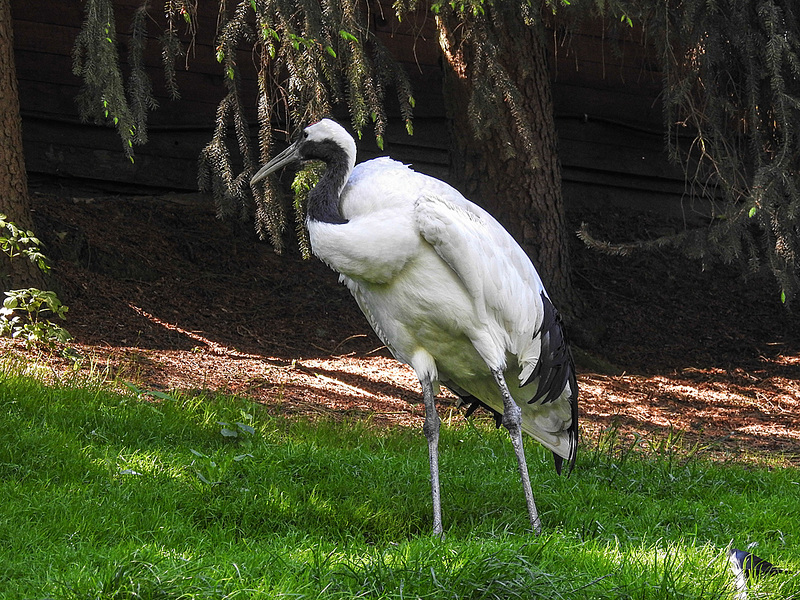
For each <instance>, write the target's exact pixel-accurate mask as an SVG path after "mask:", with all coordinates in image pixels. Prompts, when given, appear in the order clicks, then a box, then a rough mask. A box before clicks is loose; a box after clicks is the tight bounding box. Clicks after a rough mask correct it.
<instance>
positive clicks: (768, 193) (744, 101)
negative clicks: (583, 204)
mask: <svg viewBox="0 0 800 600" xmlns="http://www.w3.org/2000/svg"><path fill="white" fill-rule="evenodd" d="M595 9H598V10H600V11H601V12H604V13H611V14H615V15H616V16H617V17H619V15H623V17H627V18H628V19H629V20H630V19H631V17H632V18H633V20H634V21H636V22H639V23H642V24H643V27H644V29H645V30H646V31H647V32H648V36H649V39H650V41H651V43H653V44H654V50H655V51H656V54H657V56H658V57H659V59H660V65H661V69H662V71H663V74H664V95H663V103H664V121H665V130H666V132H667V147H668V150H669V153H670V156H671V157H672V158H673V160H675V161H676V162H678V163H679V164H681V165H682V166H683V168H684V172H685V174H686V178H687V181H688V182H689V183H690V189H691V192H692V193H693V194H694V195H696V196H697V197H702V198H704V199H706V200H710V201H712V202H714V203H715V206H716V209H715V213H716V214H715V215H714V217H715V218H714V219H713V222H712V223H711V224H710V225H709V226H708V227H706V228H704V229H700V230H696V231H691V232H684V233H682V234H679V235H678V236H674V237H672V238H669V239H666V238H662V239H659V240H653V241H643V242H640V243H637V244H633V245H626V246H625V248H626V249H627V250H630V249H631V248H633V247H637V248H651V247H657V246H662V245H665V244H668V245H672V246H674V247H676V248H678V249H680V250H682V251H683V252H684V253H686V254H687V255H689V256H693V257H695V258H699V259H701V260H711V259H719V260H723V261H725V262H732V261H740V262H742V263H743V264H745V265H747V267H748V268H749V269H750V270H752V271H756V270H759V269H761V268H762V267H763V266H765V265H766V266H768V268H769V269H770V270H771V272H772V274H773V275H774V277H775V280H776V281H777V284H778V287H779V290H780V296H781V299H782V300H783V301H784V302H785V301H787V300H789V299H791V298H792V297H793V296H795V295H796V294H797V292H798V289H799V288H800V260H798V253H800V193H799V192H798V184H797V181H798V177H800V6H798V5H797V3H796V2H795V0H760V1H757V2H754V1H750V0H718V1H716V2H707V1H706V0H680V1H678V0H669V1H667V2H666V3H665V2H664V1H663V0H601V1H599V2H597V3H596V4H595ZM687 132H688V133H690V135H689V136H688V138H689V139H691V142H690V143H688V144H687V143H686V139H687ZM581 236H582V237H583V239H584V241H586V242H587V243H588V244H589V245H590V246H592V247H596V248H604V249H606V250H609V249H610V250H611V251H614V252H617V251H619V250H620V246H619V245H614V244H609V243H607V242H599V241H597V240H593V238H591V236H590V235H589V234H588V232H587V231H586V230H583V231H582V233H581Z"/></svg>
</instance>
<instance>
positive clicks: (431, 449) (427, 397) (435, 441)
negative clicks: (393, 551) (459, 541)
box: [420, 379, 443, 536]
mask: <svg viewBox="0 0 800 600" xmlns="http://www.w3.org/2000/svg"><path fill="white" fill-rule="evenodd" d="M420 384H421V385H422V397H423V399H424V401H425V424H424V425H423V426H422V431H423V432H424V433H425V437H426V438H427V439H428V459H429V460H430V463H431V497H432V499H433V535H438V536H441V535H442V531H443V530H442V495H441V491H440V487H439V413H437V412H436V402H435V398H434V393H433V382H432V381H431V380H430V379H424V380H423V379H421V380H420Z"/></svg>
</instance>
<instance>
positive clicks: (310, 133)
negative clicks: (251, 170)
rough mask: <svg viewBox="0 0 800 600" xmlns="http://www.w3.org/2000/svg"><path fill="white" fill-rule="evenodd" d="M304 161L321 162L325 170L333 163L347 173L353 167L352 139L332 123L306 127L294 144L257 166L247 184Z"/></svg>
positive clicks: (341, 128)
mask: <svg viewBox="0 0 800 600" xmlns="http://www.w3.org/2000/svg"><path fill="white" fill-rule="evenodd" d="M307 160H321V161H323V162H324V163H326V164H327V165H328V166H329V167H330V166H331V165H332V164H336V165H338V166H339V167H340V168H344V169H346V172H347V174H349V173H350V171H352V170H353V167H354V166H355V164H356V143H355V140H353V136H351V135H350V134H349V133H347V130H346V129H345V128H344V127H342V126H341V125H339V124H338V123H337V122H336V121H332V120H331V119H322V120H321V121H318V122H317V123H314V124H313V125H309V126H308V127H306V128H305V129H304V130H303V132H302V133H301V134H300V137H299V138H298V139H297V141H296V142H295V143H294V144H292V145H291V146H289V147H288V148H287V149H286V150H284V151H283V152H281V153H280V154H278V156H276V157H275V158H273V159H272V160H271V161H269V162H268V163H267V164H265V165H264V166H263V167H261V168H260V169H259V170H258V173H256V174H255V175H254V176H253V178H252V179H251V180H250V185H254V184H256V183H258V182H259V181H261V180H262V179H264V178H265V177H266V176H267V175H269V174H270V173H273V172H275V171H277V170H278V169H281V168H283V167H285V166H288V165H290V164H297V163H302V162H305V161H307ZM345 179H346V177H345Z"/></svg>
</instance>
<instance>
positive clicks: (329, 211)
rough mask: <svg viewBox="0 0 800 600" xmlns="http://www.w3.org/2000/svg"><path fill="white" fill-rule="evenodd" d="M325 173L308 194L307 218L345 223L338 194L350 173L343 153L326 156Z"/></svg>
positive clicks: (324, 221)
mask: <svg viewBox="0 0 800 600" xmlns="http://www.w3.org/2000/svg"><path fill="white" fill-rule="evenodd" d="M325 164H326V165H327V169H325V174H324V175H323V176H322V177H321V178H320V180H319V183H317V185H316V186H315V187H314V189H313V190H311V191H310V192H309V194H308V219H309V220H312V221H321V222H323V223H337V224H342V223H347V219H345V218H344V217H342V213H341V212H340V210H339V195H340V194H341V192H342V189H343V188H344V185H345V183H346V182H347V177H349V175H350V165H349V164H348V162H347V156H346V155H345V154H344V153H337V154H336V155H335V156H329V157H326V160H325Z"/></svg>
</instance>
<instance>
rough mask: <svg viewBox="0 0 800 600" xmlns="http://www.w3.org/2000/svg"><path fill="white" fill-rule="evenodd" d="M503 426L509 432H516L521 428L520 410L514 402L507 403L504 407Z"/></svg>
mask: <svg viewBox="0 0 800 600" xmlns="http://www.w3.org/2000/svg"><path fill="white" fill-rule="evenodd" d="M503 426H504V427H505V428H506V429H508V430H509V431H512V430H513V431H518V430H519V429H520V427H521V426H522V409H520V407H519V406H517V404H516V403H515V402H509V403H507V404H506V406H505V407H504V410H503Z"/></svg>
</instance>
